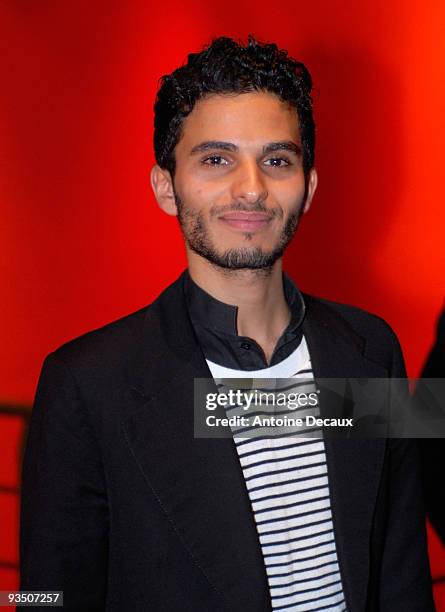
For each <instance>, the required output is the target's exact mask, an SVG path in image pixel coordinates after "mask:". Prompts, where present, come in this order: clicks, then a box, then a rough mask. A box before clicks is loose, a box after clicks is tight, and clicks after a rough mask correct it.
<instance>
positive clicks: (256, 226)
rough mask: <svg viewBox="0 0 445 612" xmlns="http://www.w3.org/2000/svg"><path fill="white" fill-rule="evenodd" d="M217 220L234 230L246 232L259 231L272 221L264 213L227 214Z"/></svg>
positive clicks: (237, 212)
mask: <svg viewBox="0 0 445 612" xmlns="http://www.w3.org/2000/svg"><path fill="white" fill-rule="evenodd" d="M218 219H219V220H220V221H223V223H225V224H226V225H229V226H230V227H233V228H234V229H239V230H242V231H248V232H254V231H258V230H261V229H263V228H264V227H266V226H267V225H268V224H269V223H270V222H271V221H272V217H271V216H270V215H268V214H266V213H259V212H245V211H236V212H228V213H225V214H223V215H221V216H220V217H218Z"/></svg>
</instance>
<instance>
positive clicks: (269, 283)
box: [188, 252, 291, 362]
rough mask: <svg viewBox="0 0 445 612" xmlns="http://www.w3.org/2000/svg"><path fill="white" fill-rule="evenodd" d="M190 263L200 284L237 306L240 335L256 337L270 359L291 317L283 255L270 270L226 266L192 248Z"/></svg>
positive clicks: (206, 289)
mask: <svg viewBox="0 0 445 612" xmlns="http://www.w3.org/2000/svg"><path fill="white" fill-rule="evenodd" d="M188 263H189V273H190V276H191V278H192V279H193V281H194V282H195V283H196V284H197V285H199V286H200V287H201V288H202V289H204V291H206V292H207V293H209V294H210V295H211V296H213V297H214V298H216V299H217V300H219V301H220V302H224V303H225V304H231V305H234V306H237V307H238V316H237V331H238V335H239V336H247V337H249V338H252V339H254V340H255V341H256V342H257V343H258V344H259V345H260V346H261V347H262V349H263V351H264V353H265V355H266V358H267V361H268V362H269V361H270V358H271V356H272V353H273V349H274V348H275V345H276V343H277V341H278V339H279V338H280V336H281V334H282V333H283V331H284V330H285V329H286V327H287V325H288V324H289V321H290V317H291V315H290V310H289V307H288V305H287V302H286V298H285V295H284V288H283V276H282V261H281V259H279V260H277V261H276V262H275V264H274V265H273V266H272V267H271V268H268V269H267V270H226V269H224V268H219V267H218V266H214V265H213V264H211V263H210V262H208V261H207V260H206V259H204V258H203V257H201V256H199V255H197V254H195V253H193V252H189V253H188Z"/></svg>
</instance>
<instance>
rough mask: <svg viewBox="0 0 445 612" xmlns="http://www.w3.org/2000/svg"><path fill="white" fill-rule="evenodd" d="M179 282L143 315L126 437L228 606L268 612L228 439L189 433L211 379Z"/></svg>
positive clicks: (238, 470)
mask: <svg viewBox="0 0 445 612" xmlns="http://www.w3.org/2000/svg"><path fill="white" fill-rule="evenodd" d="M182 280H183V279H182V277H180V278H179V279H178V281H176V283H174V284H173V285H171V286H170V287H169V288H167V289H166V290H165V291H164V293H163V294H161V296H160V297H159V298H158V299H157V300H156V302H155V303H154V304H153V305H152V306H151V307H150V309H149V310H148V312H147V315H146V320H145V328H144V332H143V342H142V344H141V347H140V351H139V353H138V355H137V356H136V358H135V359H134V361H133V362H132V365H131V369H132V380H133V382H132V386H133V393H134V396H135V402H138V403H136V404H135V405H138V406H139V407H138V409H134V410H133V411H132V414H131V416H129V417H127V418H126V419H125V421H124V423H123V429H124V434H125V436H126V439H127V442H128V444H129V446H130V448H131V451H132V453H133V455H134V457H135V459H136V461H137V463H138V465H139V468H140V469H141V471H142V473H143V475H144V478H145V480H146V482H147V484H148V485H149V487H150V488H151V489H152V491H153V492H154V494H155V495H156V497H157V499H158V501H159V504H160V506H161V508H162V510H163V512H164V513H165V515H166V517H167V518H168V519H169V520H170V522H171V523H172V525H173V527H174V529H175V531H176V532H177V534H178V537H179V538H180V539H181V541H182V543H183V544H184V546H185V547H186V548H187V550H188V551H189V554H190V557H191V560H194V562H195V563H196V564H197V566H198V567H199V568H201V570H202V572H203V574H204V575H205V577H206V578H207V580H208V581H209V583H210V584H211V585H212V586H213V587H214V588H215V589H216V590H217V591H218V592H219V593H220V594H221V597H222V598H223V599H224V600H225V602H226V605H227V607H228V609H233V610H235V609H242V610H246V611H252V612H255V611H258V612H259V611H264V610H268V609H270V597H269V591H268V586H267V579H266V573H265V569H264V562H263V558H262V554H261V549H260V544H259V540H258V535H257V532H256V528H255V524H254V519H253V514H252V510H251V506H250V501H249V498H248V494H247V491H246V487H245V483H244V478H243V474H242V471H241V467H240V463H239V460H238V456H237V452H236V448H235V445H234V442H233V439H231V438H225V439H195V438H194V431H193V423H194V419H193V399H194V398H193V393H194V389H193V383H194V378H209V379H211V378H212V376H211V373H210V371H209V369H208V367H207V364H206V362H205V359H204V356H203V354H202V352H201V350H200V348H199V345H198V343H197V341H196V338H195V336H194V332H193V328H192V326H191V323H190V320H189V318H188V314H187V309H186V304H185V299H184V294H183V285H182ZM214 390H215V391H216V387H214Z"/></svg>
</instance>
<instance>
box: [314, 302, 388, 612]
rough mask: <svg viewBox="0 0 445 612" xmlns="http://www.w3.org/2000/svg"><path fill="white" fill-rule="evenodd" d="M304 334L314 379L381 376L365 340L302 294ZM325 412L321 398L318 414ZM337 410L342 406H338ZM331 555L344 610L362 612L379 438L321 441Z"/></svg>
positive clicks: (382, 443) (379, 458)
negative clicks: (332, 538)
mask: <svg viewBox="0 0 445 612" xmlns="http://www.w3.org/2000/svg"><path fill="white" fill-rule="evenodd" d="M305 302H306V306H307V311H306V318H305V321H304V324H303V331H304V335H305V338H306V341H307V344H308V348H309V353H310V355H311V359H312V367H313V371H314V376H315V378H316V379H317V378H321V379H323V378H347V377H349V378H361V377H366V378H369V377H376V378H377V377H387V376H388V372H387V371H386V370H385V369H384V368H383V367H382V366H381V365H379V364H377V363H374V362H373V361H371V360H370V359H369V358H368V357H367V356H366V343H365V340H364V339H363V338H362V337H360V336H358V335H357V334H356V333H355V332H354V331H353V330H352V328H350V327H349V325H348V324H347V322H346V321H345V320H344V319H343V318H342V317H340V316H338V315H337V314H336V313H335V311H333V309H332V308H329V307H327V306H326V305H324V304H323V302H321V301H319V300H315V299H313V298H310V297H309V296H305ZM332 406H333V404H332V402H329V408H330V412H329V414H326V413H325V408H326V406H325V405H324V404H323V395H322V394H321V395H320V412H321V414H322V416H335V415H332V413H331V409H332ZM336 409H337V410H338V411H339V412H341V410H344V406H343V405H342V404H341V403H339V404H338V405H337V407H335V405H334V412H335V411H336ZM325 447H326V460H327V464H328V474H329V484H330V494H331V505H332V514H333V523H334V531H335V539H336V546H337V553H338V557H339V565H340V571H341V575H342V582H343V588H344V592H345V597H346V601H347V604H348V610H352V611H355V610H360V611H361V610H365V609H366V599H367V588H368V580H369V571H370V559H369V556H370V547H371V541H370V539H371V527H372V521H373V511H374V507H375V503H376V498H377V493H378V487H379V482H380V477H381V472H382V466H383V461H384V454H385V448H386V441H385V440H383V439H361V440H359V439H339V438H336V439H334V438H329V436H326V439H325Z"/></svg>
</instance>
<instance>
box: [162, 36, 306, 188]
mask: <svg viewBox="0 0 445 612" xmlns="http://www.w3.org/2000/svg"><path fill="white" fill-rule="evenodd" d="M311 89H312V79H311V75H310V74H309V71H308V70H307V68H306V67H305V65H304V64H302V63H301V62H297V61H296V60H294V59H293V58H291V57H289V55H288V53H287V51H285V50H283V49H279V48H278V47H277V45H276V44H274V43H260V42H258V41H256V40H255V38H254V37H253V36H249V37H248V41H247V44H246V45H245V46H242V45H241V44H239V43H237V42H236V41H235V40H233V39H232V38H228V37H225V36H222V37H220V38H216V39H215V40H213V42H212V43H211V44H210V45H209V46H208V47H206V48H205V49H203V50H202V51H200V52H199V53H190V54H189V56H188V58H187V63H186V64H185V65H184V66H181V67H180V68H177V69H176V70H174V71H173V72H172V73H171V74H167V75H164V76H163V77H162V78H161V81H160V87H159V90H158V93H157V96H156V102H155V106H154V112H155V119H154V150H155V157H156V162H157V163H158V165H159V166H160V167H161V168H164V169H167V170H169V171H170V173H171V175H172V176H174V173H175V155H174V151H175V147H176V145H177V143H178V141H179V139H180V136H181V126H182V123H183V121H184V119H185V118H186V117H187V115H188V114H189V113H191V111H192V110H193V107H194V106H195V104H196V103H197V102H198V100H200V99H201V98H203V97H204V96H206V95H208V94H223V93H247V92H252V91H264V92H270V93H273V94H275V95H277V96H278V97H279V98H280V99H281V100H283V101H285V102H287V103H289V104H290V105H291V106H292V107H294V108H295V109H296V111H297V114H298V119H299V126H300V137H301V143H302V149H303V168H304V171H305V173H306V174H307V173H308V172H309V170H310V169H311V168H312V167H313V165H314V149H315V124H314V119H313V116H312V98H311Z"/></svg>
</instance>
